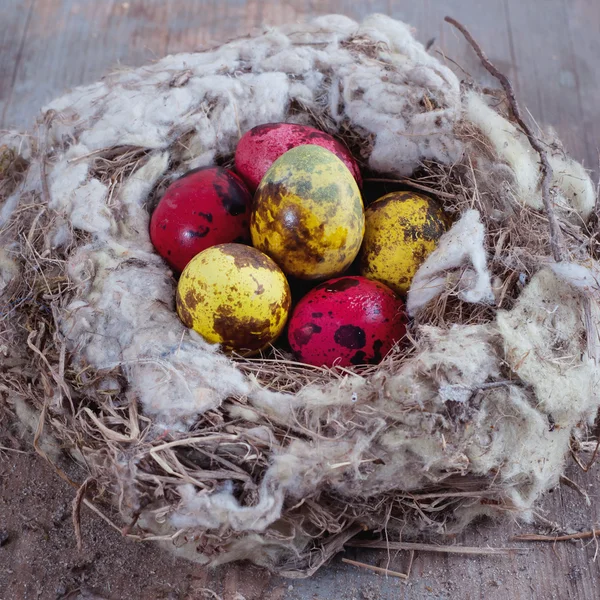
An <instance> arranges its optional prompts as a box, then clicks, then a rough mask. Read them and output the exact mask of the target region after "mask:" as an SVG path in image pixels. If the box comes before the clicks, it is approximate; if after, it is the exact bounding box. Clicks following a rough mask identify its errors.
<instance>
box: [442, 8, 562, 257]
mask: <svg viewBox="0 0 600 600" xmlns="http://www.w3.org/2000/svg"><path fill="white" fill-rule="evenodd" d="M444 20H445V21H446V22H447V23H450V25H453V26H454V27H456V28H457V29H458V30H459V31H460V32H461V33H462V34H463V35H464V36H465V39H466V40H467V42H469V44H471V47H472V48H473V50H475V53H476V54H477V56H478V57H479V60H481V63H482V64H483V66H484V67H485V68H486V70H487V71H488V72H489V73H490V74H491V75H493V76H494V77H495V78H496V79H497V80H498V81H499V82H500V84H501V85H502V87H503V88H504V92H505V93H506V97H507V100H508V104H509V106H510V109H511V112H512V114H513V117H514V119H515V121H516V122H517V123H518V125H519V127H520V128H521V129H522V131H523V133H524V134H525V135H526V137H527V139H528V140H529V143H530V144H531V147H532V148H533V149H534V150H535V151H536V152H537V153H538V154H539V156H540V163H541V171H542V201H543V203H544V209H545V211H546V216H547V217H548V226H549V229H550V247H551V248H552V255H553V256H554V260H555V261H556V262H560V261H562V260H565V257H566V252H565V243H564V239H563V234H562V231H561V229H560V225H559V223H558V219H557V217H556V213H555V212H554V207H553V203H552V195H551V189H550V187H551V183H552V174H553V173H552V167H551V166H550V161H549V160H548V152H547V150H546V149H545V148H544V146H543V145H542V143H541V142H540V140H539V139H538V138H537V137H536V136H535V135H534V134H533V131H532V130H531V127H529V125H528V124H527V123H526V122H525V120H524V119H523V115H522V113H521V109H520V107H519V103H518V102H517V98H516V96H515V92H514V89H513V87H512V84H511V83H510V81H509V79H508V77H506V75H504V73H501V72H500V71H499V70H498V69H497V68H496V67H495V66H494V65H493V64H492V62H490V59H489V58H488V57H487V56H486V55H485V53H484V51H483V50H482V49H481V46H480V45H479V44H478V43H477V41H475V39H474V38H473V36H472V35H471V34H470V33H469V31H468V29H467V28H466V27H465V26H464V25H463V24H462V23H460V22H459V21H457V20H456V19H453V18H452V17H446V18H445V19H444Z"/></svg>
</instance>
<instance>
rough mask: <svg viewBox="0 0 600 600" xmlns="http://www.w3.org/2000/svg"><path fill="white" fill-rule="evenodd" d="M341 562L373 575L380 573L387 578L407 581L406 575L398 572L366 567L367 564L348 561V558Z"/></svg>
mask: <svg viewBox="0 0 600 600" xmlns="http://www.w3.org/2000/svg"><path fill="white" fill-rule="evenodd" d="M342 562H343V563H346V564H348V565H354V566H355V567H360V568H361V569H367V570H368V571H374V572H375V573H381V574H382V575H387V576H389V577H398V578H399V579H404V580H406V579H408V575H407V574H406V573H400V572H399V571H390V569H384V568H383V567H376V566H375V565H368V564H367V563H363V562H359V561H358V560H350V559H349V558H342Z"/></svg>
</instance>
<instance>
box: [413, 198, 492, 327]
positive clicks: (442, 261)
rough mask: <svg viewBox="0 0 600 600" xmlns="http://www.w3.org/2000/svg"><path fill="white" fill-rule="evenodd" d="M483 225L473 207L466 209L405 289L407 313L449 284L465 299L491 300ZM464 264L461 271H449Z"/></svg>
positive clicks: (485, 301)
mask: <svg viewBox="0 0 600 600" xmlns="http://www.w3.org/2000/svg"><path fill="white" fill-rule="evenodd" d="M484 243H485V229H484V227H483V223H482V222H481V216H480V214H479V212H478V211H476V210H472V209H471V210H467V211H465V212H464V213H463V215H462V216H461V218H460V219H459V220H458V221H457V222H456V223H455V224H454V225H453V226H452V227H451V229H450V231H448V232H446V233H445V234H444V235H443V236H442V237H441V239H440V241H439V243H438V246H437V248H436V249H435V250H434V251H433V252H432V253H431V254H430V255H429V256H428V257H427V260H426V261H425V262H424V263H423V265H421V267H420V268H419V270H418V271H417V273H416V274H415V276H414V278H413V281H412V284H411V287H410V290H409V292H408V300H407V308H408V314H409V315H411V316H414V315H416V314H417V313H418V312H419V310H420V309H421V308H423V307H424V306H425V305H426V304H427V303H428V302H430V301H431V300H433V299H434V298H436V297H437V296H439V295H440V294H441V293H443V292H444V291H445V290H446V289H447V288H448V286H449V285H450V286H451V287H457V291H458V296H459V298H461V299H462V300H464V301H465V302H472V303H477V302H484V303H493V302H494V293H493V291H492V283H491V279H490V273H489V271H488V268H487V259H486V253H485V247H484ZM459 267H465V268H464V269H463V270H462V272H461V273H453V272H452V271H453V270H455V269H458V268H459Z"/></svg>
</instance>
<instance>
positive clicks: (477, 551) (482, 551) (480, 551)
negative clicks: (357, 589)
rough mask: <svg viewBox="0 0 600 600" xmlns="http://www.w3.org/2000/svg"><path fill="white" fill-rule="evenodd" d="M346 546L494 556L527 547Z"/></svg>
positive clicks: (376, 543)
mask: <svg viewBox="0 0 600 600" xmlns="http://www.w3.org/2000/svg"><path fill="white" fill-rule="evenodd" d="M346 546H349V547H352V548H383V549H385V550H411V551H420V552H439V553H443V554H470V555H474V556H495V555H506V554H519V553H522V552H528V549H527V548H478V547H476V546H440V545H436V544H421V543H419V542H386V541H368V542H350V543H348V544H346Z"/></svg>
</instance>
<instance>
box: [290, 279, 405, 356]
mask: <svg viewBox="0 0 600 600" xmlns="http://www.w3.org/2000/svg"><path fill="white" fill-rule="evenodd" d="M405 333H406V311H405V308H404V304H403V302H402V300H400V298H398V296H396V294H395V293H394V292H393V291H392V290H391V289H390V288H388V287H387V286H385V285H383V284H382V283H378V282H376V281H371V280H369V279H366V278H364V277H359V276H346V277H338V278H336V279H331V280H329V281H326V282H325V283H322V284H321V285H318V286H317V287H316V288H314V289H313V290H311V291H310V292H309V293H308V294H306V296H304V298H302V300H300V302H299V303H298V305H297V306H296V308H295V310H294V312H293V314H292V318H291V319H290V322H289V327H288V339H289V343H290V346H291V348H292V350H293V351H294V352H295V354H296V356H297V358H298V360H300V361H302V362H305V363H308V364H310V365H315V366H319V367H320V366H322V365H324V366H327V367H331V366H333V365H334V364H336V365H340V366H343V367H346V366H349V365H362V364H367V363H370V364H377V363H378V362H380V361H381V359H382V358H383V357H384V356H385V355H386V354H387V353H388V352H389V351H390V350H391V349H392V347H393V346H394V344H395V343H396V342H398V341H400V340H401V339H402V338H403V337H404V334H405Z"/></svg>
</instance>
